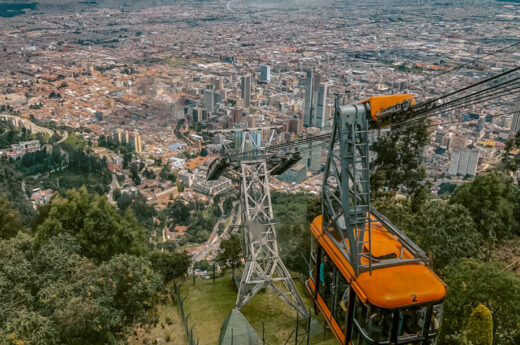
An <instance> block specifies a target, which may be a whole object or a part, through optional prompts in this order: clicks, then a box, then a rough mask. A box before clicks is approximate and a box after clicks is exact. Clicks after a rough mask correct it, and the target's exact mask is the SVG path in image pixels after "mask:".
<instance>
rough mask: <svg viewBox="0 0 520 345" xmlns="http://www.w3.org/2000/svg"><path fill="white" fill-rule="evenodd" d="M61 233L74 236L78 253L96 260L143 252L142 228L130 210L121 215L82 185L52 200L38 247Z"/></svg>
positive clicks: (144, 250) (101, 197) (40, 230)
mask: <svg viewBox="0 0 520 345" xmlns="http://www.w3.org/2000/svg"><path fill="white" fill-rule="evenodd" d="M60 233H68V234H71V235H72V236H74V237H75V238H76V239H77V241H78V243H79V244H80V246H81V253H82V254H83V255H85V256H87V257H90V258H93V259H94V260H96V261H98V262H99V261H104V260H108V259H109V258H110V257H112V256H113V255H114V254H117V253H129V254H134V255H142V254H144V253H145V252H146V235H145V231H144V229H143V227H142V226H141V225H140V224H139V222H138V221H137V220H136V219H135V218H134V216H133V215H132V213H131V211H130V210H127V211H126V212H125V214H124V216H120V215H119V214H118V213H117V211H116V209H115V207H114V206H113V205H111V204H110V203H109V202H108V201H107V199H106V197H105V196H99V195H95V196H92V195H89V194H88V193H87V190H86V188H84V187H82V188H81V189H79V190H70V191H69V192H67V198H64V199H63V198H59V197H58V198H56V199H55V200H54V201H53V203H52V206H51V210H50V212H49V216H48V217H47V219H45V221H44V222H43V224H42V225H40V226H39V227H38V231H37V234H36V245H37V247H38V246H41V245H42V244H44V243H45V242H46V241H48V240H49V239H50V238H51V237H53V236H56V235H58V234H60Z"/></svg>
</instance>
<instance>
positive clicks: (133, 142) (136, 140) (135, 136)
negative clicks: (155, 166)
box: [130, 132, 143, 153]
mask: <svg viewBox="0 0 520 345" xmlns="http://www.w3.org/2000/svg"><path fill="white" fill-rule="evenodd" d="M130 147H131V148H132V150H134V152H137V153H140V152H142V151H143V147H142V145H141V135H140V134H139V133H138V132H132V133H130Z"/></svg>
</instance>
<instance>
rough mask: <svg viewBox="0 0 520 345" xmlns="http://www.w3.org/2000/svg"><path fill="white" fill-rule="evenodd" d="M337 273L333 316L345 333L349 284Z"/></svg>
mask: <svg viewBox="0 0 520 345" xmlns="http://www.w3.org/2000/svg"><path fill="white" fill-rule="evenodd" d="M337 275H338V278H337V286H336V288H335V290H336V293H335V296H334V318H335V319H336V322H337V323H338V325H339V326H340V327H341V329H342V330H343V333H344V334H346V331H347V330H346V326H347V311H348V301H349V293H350V286H349V285H348V283H347V280H346V279H345V278H344V277H343V276H342V275H341V274H339V272H338V273H337Z"/></svg>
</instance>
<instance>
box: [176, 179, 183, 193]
mask: <svg viewBox="0 0 520 345" xmlns="http://www.w3.org/2000/svg"><path fill="white" fill-rule="evenodd" d="M177 190H178V191H179V193H182V192H184V185H183V184H182V183H181V182H177Z"/></svg>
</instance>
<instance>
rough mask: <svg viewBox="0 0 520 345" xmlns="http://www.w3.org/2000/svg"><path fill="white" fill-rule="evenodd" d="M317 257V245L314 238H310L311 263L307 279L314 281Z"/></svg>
mask: <svg viewBox="0 0 520 345" xmlns="http://www.w3.org/2000/svg"><path fill="white" fill-rule="evenodd" d="M317 257H318V244H317V241H316V239H315V238H314V237H311V262H310V267H309V277H310V278H311V279H312V281H314V280H315V279H316V278H315V275H316V271H315V270H316V259H317Z"/></svg>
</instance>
